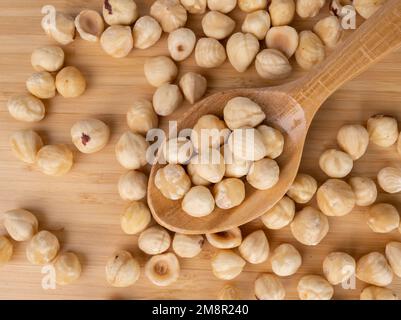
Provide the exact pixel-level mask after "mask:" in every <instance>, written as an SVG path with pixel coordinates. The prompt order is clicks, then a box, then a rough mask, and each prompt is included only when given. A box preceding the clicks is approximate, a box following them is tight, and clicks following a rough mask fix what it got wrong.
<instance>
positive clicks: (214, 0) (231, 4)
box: [207, 0, 237, 13]
mask: <svg viewBox="0 0 401 320" xmlns="http://www.w3.org/2000/svg"><path fill="white" fill-rule="evenodd" d="M236 5H237V0H207V6H208V8H209V9H210V10H214V11H220V12H222V13H229V12H230V11H233V10H234V8H235V7H236Z"/></svg>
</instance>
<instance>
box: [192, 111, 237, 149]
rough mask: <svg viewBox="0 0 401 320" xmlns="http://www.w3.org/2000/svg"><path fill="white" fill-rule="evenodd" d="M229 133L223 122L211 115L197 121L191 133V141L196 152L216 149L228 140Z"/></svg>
mask: <svg viewBox="0 0 401 320" xmlns="http://www.w3.org/2000/svg"><path fill="white" fill-rule="evenodd" d="M229 133H230V131H229V130H228V129H227V127H226V124H225V123H224V121H222V120H220V119H219V118H218V117H216V116H215V115H212V114H207V115H204V116H202V117H200V118H199V119H198V121H197V122H196V124H195V126H194V127H193V129H192V132H191V141H192V143H193V145H194V148H195V150H196V151H201V150H203V151H207V150H208V149H209V148H213V149H217V148H219V147H220V145H222V144H223V143H224V142H225V141H226V140H227V138H228V135H229Z"/></svg>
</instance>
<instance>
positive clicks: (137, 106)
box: [127, 99, 159, 135]
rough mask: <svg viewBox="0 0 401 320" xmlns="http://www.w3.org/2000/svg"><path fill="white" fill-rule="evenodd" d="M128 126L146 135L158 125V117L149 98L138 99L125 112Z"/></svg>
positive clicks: (133, 130)
mask: <svg viewBox="0 0 401 320" xmlns="http://www.w3.org/2000/svg"><path fill="white" fill-rule="evenodd" d="M127 123H128V127H129V128H130V130H131V131H132V132H136V133H140V134H143V135H146V133H147V132H148V131H149V130H150V129H153V128H157V126H158V125H159V118H158V117H157V114H156V112H155V110H154V109H153V105H152V103H151V102H150V101H149V100H145V99H139V100H137V101H135V102H134V104H133V106H132V107H131V108H130V109H129V110H128V112H127Z"/></svg>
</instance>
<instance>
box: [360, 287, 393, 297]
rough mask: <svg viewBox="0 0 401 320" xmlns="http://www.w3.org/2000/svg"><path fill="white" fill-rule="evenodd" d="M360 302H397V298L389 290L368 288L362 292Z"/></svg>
mask: <svg viewBox="0 0 401 320" xmlns="http://www.w3.org/2000/svg"><path fill="white" fill-rule="evenodd" d="M360 299H361V300H398V296H397V294H396V293H395V292H393V291H392V290H391V289H387V288H381V287H375V286H370V287H366V288H365V289H363V290H362V292H361V296H360Z"/></svg>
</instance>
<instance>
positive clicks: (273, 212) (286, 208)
mask: <svg viewBox="0 0 401 320" xmlns="http://www.w3.org/2000/svg"><path fill="white" fill-rule="evenodd" d="M294 216H295V203H294V201H292V200H291V199H290V198H289V197H287V196H284V197H283V198H282V199H281V200H280V201H279V202H277V203H276V204H275V205H274V206H273V208H271V209H270V210H269V211H267V212H266V213H265V214H264V215H263V216H262V217H261V220H262V222H263V224H264V225H265V226H266V228H269V229H273V230H278V229H282V228H284V227H285V226H287V225H289V224H290V223H291V221H292V220H293V219H294Z"/></svg>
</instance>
